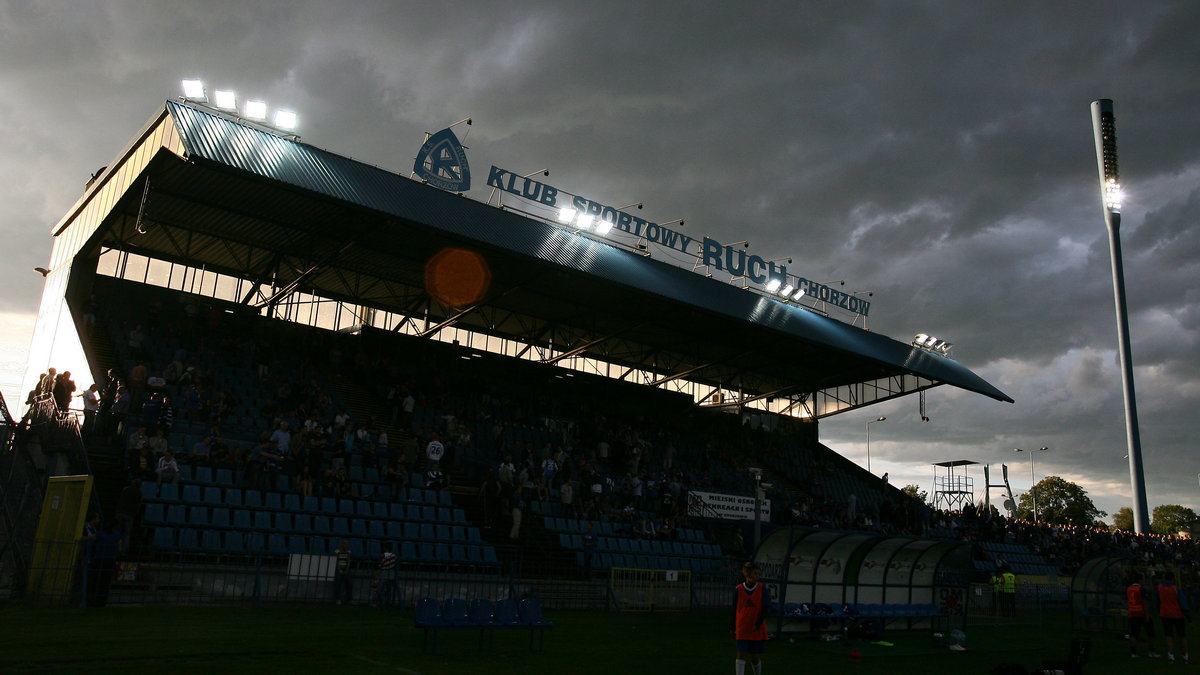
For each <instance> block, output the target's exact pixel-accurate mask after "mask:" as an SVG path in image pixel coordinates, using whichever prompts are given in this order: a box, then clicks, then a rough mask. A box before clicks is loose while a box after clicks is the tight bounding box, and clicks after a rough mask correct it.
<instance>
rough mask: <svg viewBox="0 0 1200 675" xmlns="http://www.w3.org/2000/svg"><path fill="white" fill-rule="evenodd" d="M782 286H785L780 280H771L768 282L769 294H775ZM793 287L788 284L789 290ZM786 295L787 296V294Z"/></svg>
mask: <svg viewBox="0 0 1200 675" xmlns="http://www.w3.org/2000/svg"><path fill="white" fill-rule="evenodd" d="M782 284H783V282H781V281H780V280H779V279H771V280H770V281H768V282H767V292H768V293H774V292H775V291H777V290H779V287H780V286H781V285H782ZM791 287H792V285H791V284H788V288H791ZM785 295H786V293H785Z"/></svg>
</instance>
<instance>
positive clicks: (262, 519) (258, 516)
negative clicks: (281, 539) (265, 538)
mask: <svg viewBox="0 0 1200 675" xmlns="http://www.w3.org/2000/svg"><path fill="white" fill-rule="evenodd" d="M254 529H256V530H261V531H263V532H270V531H272V530H274V529H275V525H274V523H272V522H271V512H270V511H255V512H254Z"/></svg>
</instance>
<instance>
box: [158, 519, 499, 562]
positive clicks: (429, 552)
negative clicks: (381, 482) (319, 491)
mask: <svg viewBox="0 0 1200 675" xmlns="http://www.w3.org/2000/svg"><path fill="white" fill-rule="evenodd" d="M343 538H344V537H322V536H304V535H299V534H292V535H287V534H265V533H261V532H240V531H234V530H230V531H223V530H214V529H199V528H191V527H183V528H174V527H157V528H155V529H154V536H153V537H152V538H151V540H150V546H151V549H153V550H157V551H170V552H176V551H177V552H181V553H204V554H246V555H249V554H258V553H262V554H265V555H289V554H301V555H304V554H308V555H333V554H334V553H335V552H336V550H337V548H338V546H340V545H341V542H342V539H343ZM345 539H348V540H349V542H350V555H351V557H353V558H359V559H369V560H376V559H378V558H379V557H380V556H381V555H382V552H383V542H384V541H387V540H386V539H385V540H379V539H363V538H348V537H345ZM392 550H393V551H396V555H397V559H398V560H399V561H400V562H402V563H431V562H440V563H451V564H463V565H496V564H499V560H498V559H497V558H496V549H495V548H493V547H492V546H490V545H487V544H447V543H435V542H431V541H422V542H412V541H404V542H396V543H393V548H392Z"/></svg>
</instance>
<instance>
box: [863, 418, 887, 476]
mask: <svg viewBox="0 0 1200 675" xmlns="http://www.w3.org/2000/svg"><path fill="white" fill-rule="evenodd" d="M886 419H887V418H886V417H878V418H876V419H873V420H868V421H867V473H871V425H872V424H875V423H876V422H882V421H884V420H886Z"/></svg>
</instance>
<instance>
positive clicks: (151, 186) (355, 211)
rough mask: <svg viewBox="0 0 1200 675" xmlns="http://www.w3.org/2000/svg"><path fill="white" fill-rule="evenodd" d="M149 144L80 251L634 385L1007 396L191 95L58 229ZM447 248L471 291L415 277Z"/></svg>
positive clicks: (828, 405) (816, 321)
mask: <svg viewBox="0 0 1200 675" xmlns="http://www.w3.org/2000/svg"><path fill="white" fill-rule="evenodd" d="M159 137H161V138H163V141H162V144H161V146H158V147H151V148H149V149H147V148H146V145H147V144H146V142H145V141H144V139H147V138H155V139H157V138H159ZM139 139H141V140H139ZM148 151H153V153H154V154H153V156H151V157H146V158H143V159H144V162H143V164H144V166H145V169H144V170H142V172H141V174H140V175H137V176H134V177H131V178H130V179H129V183H128V185H129V186H128V187H127V188H125V189H124V192H123V193H122V194H121V195H120V196H119V198H117V199H116V200H115V201H114V203H113V205H112V207H111V208H110V209H109V210H108V211H107V215H106V216H105V218H104V222H103V223H102V224H101V226H100V227H98V229H97V232H98V236H96V237H95V238H94V239H93V241H92V242H91V243H90V246H91V249H92V251H93V252H94V251H99V250H101V247H104V248H116V249H122V250H127V251H131V252H136V253H139V254H142V255H146V256H149V257H152V258H159V259H163V260H167V261H170V262H176V263H182V264H187V265H190V266H193V267H203V268H205V269H208V270H213V271H217V272H221V273H224V274H228V275H231V276H236V277H240V278H244V279H249V280H252V281H255V282H259V283H261V284H264V285H266V286H265V287H269V289H270V291H269V292H268V293H265V294H261V295H259V296H257V297H251V296H249V295H248V296H247V297H246V298H245V299H244V301H245V302H246V303H247V304H252V305H253V304H271V303H275V302H278V301H280V300H282V299H284V298H286V297H287V296H288V294H290V293H293V292H296V291H303V292H306V293H312V294H315V295H319V296H322V297H326V298H331V299H334V300H341V301H345V302H348V303H354V304H358V305H362V306H365V307H370V308H374V309H377V310H382V311H386V312H392V313H395V314H399V315H403V316H405V317H409V318H410V319H411V323H410V325H412V326H418V327H419V329H420V330H419V331H418V332H420V334H423V335H426V336H430V335H434V334H436V333H437V332H438V331H441V330H444V329H446V328H448V327H450V326H456V327H459V328H464V329H467V330H471V331H475V332H479V333H484V334H488V335H492V336H496V337H501V338H505V339H510V340H514V341H517V342H521V343H524V344H526V345H528V346H529V348H530V349H531V350H534V352H535V353H538V354H542V355H544V358H543V360H544V361H547V362H551V363H554V362H558V361H559V360H561V359H565V358H572V357H577V356H586V357H592V358H596V359H600V360H603V361H606V362H608V363H613V364H618V365H619V366H622V367H626V368H628V369H629V371H628V373H626V374H629V373H632V372H634V371H638V372H640V373H642V377H644V378H645V379H646V381H645V382H644V383H646V384H654V385H658V386H663V385H664V384H666V383H670V382H673V381H678V380H683V379H686V380H690V381H693V382H699V383H702V384H707V385H711V386H718V387H721V388H723V389H724V390H725V391H732V392H735V394H734V397H735V400H734V401H732V404H734V405H737V404H744V403H747V402H750V401H755V400H762V399H768V398H776V397H778V398H780V399H784V400H789V399H790V400H791V401H792V402H793V404H795V405H798V406H801V407H802V409H804V410H806V412H805V413H804V414H806V415H811V416H814V417H821V416H826V415H830V414H835V413H837V412H842V411H845V410H848V409H851V408H855V407H861V406H863V405H869V404H871V403H873V402H877V401H880V400H884V399H888V398H894V397H897V396H902V395H906V394H911V393H913V392H915V391H919V390H923V389H928V388H930V387H933V386H938V385H940V384H949V385H952V386H955V387H959V388H962V389H965V390H968V391H972V392H976V393H979V394H983V395H985V396H989V397H991V398H994V399H997V400H1000V401H1011V400H1012V399H1010V398H1009V397H1008V396H1007V395H1005V394H1004V393H1003V392H1001V391H1000V390H999V389H997V388H996V387H994V386H992V385H991V384H989V383H988V382H986V381H984V380H983V379H982V378H980V377H979V376H978V375H976V374H975V373H973V372H971V371H970V370H969V369H967V368H966V367H964V366H962V365H961V364H959V363H958V362H956V361H954V360H952V359H949V358H946V357H943V356H940V355H938V354H934V353H931V352H929V351H926V350H923V349H920V348H918V347H914V346H912V345H910V344H908V343H904V342H899V341H897V340H893V339H891V338H888V337H886V336H883V335H880V334H877V333H872V332H870V331H867V330H864V329H861V328H858V327H856V326H852V325H849V324H846V323H843V322H840V321H837V320H835V319H832V318H829V317H827V316H823V315H821V314H818V313H815V312H813V311H809V310H807V309H804V308H801V307H797V306H794V305H790V304H785V303H782V302H780V301H778V300H775V299H773V298H771V297H768V296H764V295H760V294H759V293H756V292H754V291H750V290H746V289H743V288H739V287H736V286H733V285H730V284H727V283H724V282H721V281H717V280H713V279H709V278H705V277H704V276H703V275H700V274H696V273H693V272H691V271H690V270H686V269H682V268H679V267H676V266H673V265H670V264H667V263H664V262H660V261H657V260H653V259H651V258H648V257H646V256H643V255H640V254H638V253H636V252H634V251H630V250H627V249H625V248H621V247H619V246H616V245H613V244H612V243H609V242H606V241H604V240H600V239H595V238H590V237H587V236H583V235H580V234H578V233H575V232H570V231H567V230H564V229H561V228H559V227H557V226H555V225H552V224H549V223H546V222H542V221H541V220H537V219H533V218H529V217H526V216H524V215H521V214H518V213H514V212H512V211H509V210H504V209H501V208H496V207H493V206H490V205H487V204H483V203H481V202H478V201H476V200H473V199H469V198H466V197H463V196H461V195H456V194H454V193H449V192H445V191H442V190H439V189H437V188H434V187H431V186H429V185H425V184H423V183H422V182H420V181H417V180H412V179H409V178H407V177H405V176H403V175H399V174H396V173H393V172H390V171H387V170H384V169H381V168H378V167H375V166H371V165H368V164H365V163H362V162H359V161H356V160H353V159H350V158H347V157H344V156H340V155H337V154H334V153H332V152H328V151H326V150H322V149H320V148H317V147H314V146H311V145H308V144H305V143H302V142H300V141H299V140H298V139H296V138H294V137H290V138H289V137H285V136H281V135H279V134H278V133H277V132H273V131H271V130H267V129H263V128H259V127H256V126H253V125H251V124H248V123H245V122H242V121H240V120H237V119H233V118H230V117H228V116H226V115H222V114H219V113H217V112H215V111H210V110H208V109H205V108H201V107H197V106H193V105H191V104H188V103H180V102H175V101H168V102H167V104H166V106H165V108H164V109H163V110H161V111H160V112H159V113H158V114H157V115H155V116H154V117H153V118H151V120H150V121H149V122H148V123H147V126H146V128H145V129H143V131H142V133H141V134H140V135H139V136H138V137H135V139H134V140H133V141H132V142H131V145H130V146H129V149H128V150H127V151H126V153H125V154H124V155H123V156H122V157H120V158H118V160H117V161H116V162H114V163H113V165H112V167H111V168H110V169H109V171H108V172H106V173H105V174H103V175H101V177H100V178H99V179H98V180H97V181H96V184H95V185H92V186H91V187H89V189H88V191H87V192H86V193H85V195H84V196H83V197H82V198H81V199H80V202H79V203H78V204H77V205H76V207H75V208H74V209H72V211H71V212H69V213H68V214H67V215H66V216H65V217H64V218H63V220H62V221H61V222H60V223H59V224H58V226H57V227H56V228H55V233H56V234H60V233H61V232H63V230H64V228H66V227H67V226H69V225H70V224H71V222H72V221H73V219H74V218H75V217H76V215H78V214H79V213H80V212H81V210H82V209H83V208H84V207H85V205H87V203H88V201H89V200H90V199H92V198H93V196H95V195H98V194H100V190H101V188H102V186H103V185H104V184H105V182H106V181H107V180H108V179H109V178H110V177H111V174H113V173H114V172H115V171H118V170H119V169H120V168H121V167H123V166H126V165H130V164H132V163H133V162H132V160H133V159H134V155H135V153H139V152H148ZM147 186H148V187H147ZM447 247H455V248H460V249H466V250H470V251H474V252H476V253H478V254H479V255H480V256H482V258H483V259H485V260H486V262H487V264H488V266H489V268H490V271H491V285H490V289H489V290H488V292H487V294H486V295H485V296H484V298H483V299H482V301H480V302H478V303H475V304H472V305H470V306H469V307H451V306H445V305H443V304H441V303H440V302H438V301H437V300H435V299H434V298H432V297H431V296H430V294H429V293H427V292H426V288H425V276H424V275H425V266H426V263H427V262H428V261H429V260H430V259H431V258H432V257H433V256H434V255H436V254H437V253H438V252H439V251H441V250H443V249H445V248H447ZM647 372H649V373H651V374H652V375H650V376H649V377H646V376H645V373H647ZM716 401H717V399H715V398H714V399H712V400H711V401H710V402H716ZM720 404H722V405H730V404H731V401H730V400H729V398H728V396H727V397H726V398H724V399H723V400H722V401H720Z"/></svg>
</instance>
